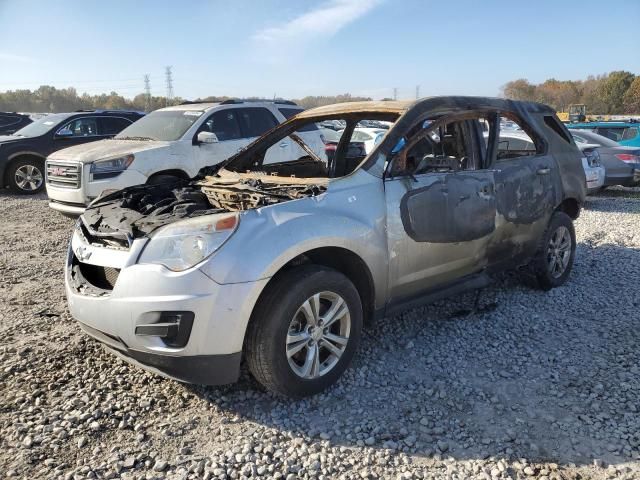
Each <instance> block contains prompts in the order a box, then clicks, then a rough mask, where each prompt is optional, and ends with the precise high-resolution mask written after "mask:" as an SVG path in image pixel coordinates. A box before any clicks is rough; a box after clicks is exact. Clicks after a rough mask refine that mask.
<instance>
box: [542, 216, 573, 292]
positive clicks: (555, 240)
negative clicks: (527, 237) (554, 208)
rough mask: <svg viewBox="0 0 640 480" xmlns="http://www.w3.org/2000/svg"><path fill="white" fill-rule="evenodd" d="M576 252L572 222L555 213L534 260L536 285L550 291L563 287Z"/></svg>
mask: <svg viewBox="0 0 640 480" xmlns="http://www.w3.org/2000/svg"><path fill="white" fill-rule="evenodd" d="M575 251H576V234H575V230H574V228H573V221H572V220H571V218H570V217H569V216H568V215H567V214H566V213H564V212H555V213H554V214H553V216H552V217H551V220H550V221H549V225H548V226H547V230H546V231H545V232H544V235H543V236H542V239H541V242H540V245H539V247H538V253H537V256H536V258H535V260H534V270H535V275H536V278H537V280H538V285H539V286H540V288H541V289H543V290H550V289H552V288H555V287H559V286H560V285H563V284H564V283H565V282H566V281H567V279H568V278H569V274H570V273H571V269H572V267H573V259H574V257H575Z"/></svg>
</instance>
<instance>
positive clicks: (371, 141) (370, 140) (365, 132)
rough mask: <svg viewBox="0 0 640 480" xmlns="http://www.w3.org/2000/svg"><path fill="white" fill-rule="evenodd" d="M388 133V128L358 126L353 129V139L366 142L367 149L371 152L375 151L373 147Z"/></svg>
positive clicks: (367, 151)
mask: <svg viewBox="0 0 640 480" xmlns="http://www.w3.org/2000/svg"><path fill="white" fill-rule="evenodd" d="M386 134H387V130H383V129H380V128H367V127H363V128H361V127H356V129H355V130H354V131H353V135H352V137H351V140H352V141H354V142H362V143H364V148H365V151H366V153H367V154H369V153H371V152H372V151H373V148H374V147H375V146H376V145H377V144H378V143H380V141H381V140H382V138H383V137H384V136H385V135H386Z"/></svg>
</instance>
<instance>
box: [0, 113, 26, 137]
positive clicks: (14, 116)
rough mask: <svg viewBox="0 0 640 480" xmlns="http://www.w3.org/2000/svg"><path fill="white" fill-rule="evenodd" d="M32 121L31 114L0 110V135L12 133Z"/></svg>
mask: <svg viewBox="0 0 640 480" xmlns="http://www.w3.org/2000/svg"><path fill="white" fill-rule="evenodd" d="M31 122H33V120H31V118H30V117H29V115H24V114H22V113H16V112H0V135H11V134H12V133H15V132H17V131H18V130H20V129H21V128H22V127H26V126H27V125H29V124H30V123H31Z"/></svg>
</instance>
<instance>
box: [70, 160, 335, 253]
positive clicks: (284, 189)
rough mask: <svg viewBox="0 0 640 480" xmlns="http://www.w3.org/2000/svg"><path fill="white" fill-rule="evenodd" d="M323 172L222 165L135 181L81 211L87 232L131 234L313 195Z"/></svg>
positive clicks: (322, 184)
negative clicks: (209, 171)
mask: <svg viewBox="0 0 640 480" xmlns="http://www.w3.org/2000/svg"><path fill="white" fill-rule="evenodd" d="M327 184H328V179H326V178H293V177H277V176H274V175H265V174H260V173H234V172H229V171H226V170H221V171H220V172H219V173H218V174H217V175H211V176H207V177H204V178H201V179H198V180H196V181H194V182H190V183H189V182H186V181H179V180H178V181H176V182H175V183H173V184H164V185H138V186H134V187H129V188H125V189H124V190H120V191H118V192H115V193H112V194H110V195H106V196H104V197H102V198H99V199H97V200H95V201H94V202H93V203H92V204H91V205H90V206H89V207H88V208H87V210H86V211H85V213H84V214H83V216H82V222H83V224H84V225H85V227H87V228H88V229H89V230H91V232H92V233H94V234H98V235H116V236H119V237H122V238H125V239H130V240H132V239H134V238H138V237H142V236H145V235H148V234H149V233H151V232H152V231H153V230H155V229H157V228H158V227H161V226H163V225H166V224H169V223H172V222H175V221H177V220H181V219H184V218H189V217H194V216H198V215H209V214H214V213H223V212H237V211H243V210H249V209H254V208H260V207H267V206H270V205H275V204H278V203H282V202H287V201H290V200H297V199H300V198H305V197H312V196H316V195H319V194H321V193H323V192H324V191H325V190H326V189H327Z"/></svg>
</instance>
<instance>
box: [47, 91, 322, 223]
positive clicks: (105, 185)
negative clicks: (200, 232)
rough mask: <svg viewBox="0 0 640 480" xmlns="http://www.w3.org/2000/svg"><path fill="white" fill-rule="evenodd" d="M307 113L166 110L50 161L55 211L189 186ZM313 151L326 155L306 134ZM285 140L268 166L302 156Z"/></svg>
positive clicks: (289, 108)
mask: <svg viewBox="0 0 640 480" xmlns="http://www.w3.org/2000/svg"><path fill="white" fill-rule="evenodd" d="M301 111H302V108H301V107H299V106H297V105H296V104H295V103H293V102H290V101H287V100H276V101H271V102H270V101H246V100H226V101H224V102H222V103H196V102H187V103H185V104H182V105H177V106H174V107H167V108H161V109H159V110H156V111H154V112H151V113H150V114H148V115H147V116H146V117H145V118H143V119H142V120H141V121H139V122H136V123H135V124H134V125H131V126H130V127H129V128H126V129H125V130H123V131H122V132H120V134H119V135H116V136H115V138H113V139H111V140H105V141H104V142H98V143H94V144H91V145H79V146H77V147H74V148H67V149H65V150H62V151H59V152H56V153H54V154H53V155H51V156H50V157H49V158H48V159H47V171H48V172H57V173H56V174H55V175H53V174H51V173H49V175H48V176H47V194H48V195H49V199H50V202H49V206H50V207H51V208H53V209H54V210H58V211H60V212H62V213H65V214H71V215H79V214H80V213H82V212H83V211H84V209H85V207H86V206H87V205H88V204H89V202H91V201H92V200H93V199H95V198H97V197H99V196H100V194H102V192H103V191H105V190H120V189H121V188H124V187H129V186H131V185H137V184H140V183H150V184H155V183H162V182H167V181H169V182H171V181H173V180H175V179H176V178H182V179H189V178H191V177H193V176H195V175H196V174H197V173H198V171H199V170H200V169H201V168H202V167H205V166H207V165H214V164H216V163H219V162H221V161H223V160H225V159H227V158H229V157H230V156H232V155H233V154H235V153H237V152H238V151H239V150H242V149H243V148H244V147H246V146H247V145H248V144H249V143H251V142H252V141H253V140H255V139H256V138H258V137H259V136H260V135H262V134H263V133H265V132H266V131H268V130H271V129H272V128H274V127H276V126H277V125H279V124H280V123H282V122H284V121H285V120H287V119H288V118H289V117H291V116H293V115H295V114H296V113H299V112H301ZM301 136H302V137H303V138H304V141H305V142H306V143H307V144H308V145H310V146H311V147H312V148H313V149H314V151H316V152H320V154H321V155H324V144H323V143H322V139H321V136H320V131H319V130H318V128H317V127H316V126H315V124H314V125H310V126H309V128H307V129H306V130H305V131H304V132H301ZM301 152H302V151H301V150H300V147H299V146H298V145H297V144H295V143H294V142H292V141H291V140H289V139H283V140H282V142H280V144H279V145H278V148H277V149H274V150H273V151H272V152H271V153H270V155H269V158H267V160H266V161H267V163H269V162H280V161H283V160H285V159H287V158H289V157H290V156H291V155H294V156H295V155H298V154H301Z"/></svg>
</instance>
